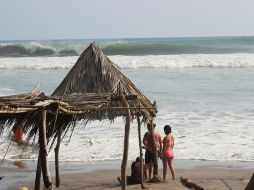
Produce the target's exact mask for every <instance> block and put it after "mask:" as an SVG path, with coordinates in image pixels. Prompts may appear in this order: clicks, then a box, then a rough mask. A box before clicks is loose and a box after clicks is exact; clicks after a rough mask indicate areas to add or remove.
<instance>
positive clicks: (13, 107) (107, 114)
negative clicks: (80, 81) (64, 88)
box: [0, 93, 154, 140]
mask: <svg viewBox="0 0 254 190" xmlns="http://www.w3.org/2000/svg"><path fill="white" fill-rule="evenodd" d="M126 99H127V100H129V101H133V100H136V99H137V96H135V95H132V96H126ZM119 101H120V98H119V97H118V96H116V95H115V94H112V93H74V94H65V95H63V96H46V95H44V94H43V93H27V94H19V95H12V96H3V97H0V135H1V134H2V133H3V131H4V129H6V130H8V131H11V130H12V129H13V128H15V127H22V129H23V131H24V133H25V134H27V136H28V140H30V139H32V138H33V137H34V135H36V134H37V133H38V128H39V126H40V125H41V115H40V110H41V109H45V110H47V138H48V140H49V139H50V138H52V137H54V138H55V137H56V135H57V131H58V129H59V128H60V129H61V131H62V132H63V133H65V132H66V131H67V130H68V129H69V127H70V126H74V125H75V124H76V123H77V122H78V121H79V120H85V121H90V120H103V119H110V120H113V119H115V118H116V117H118V116H124V115H125V111H124V109H123V107H122V106H120V107H110V105H113V104H115V105H118V103H117V102H119ZM138 101H139V100H137V102H138ZM131 109H132V110H135V112H138V111H139V112H141V110H142V109H154V108H153V107H150V108H149V107H146V108H142V107H132V108H131Z"/></svg>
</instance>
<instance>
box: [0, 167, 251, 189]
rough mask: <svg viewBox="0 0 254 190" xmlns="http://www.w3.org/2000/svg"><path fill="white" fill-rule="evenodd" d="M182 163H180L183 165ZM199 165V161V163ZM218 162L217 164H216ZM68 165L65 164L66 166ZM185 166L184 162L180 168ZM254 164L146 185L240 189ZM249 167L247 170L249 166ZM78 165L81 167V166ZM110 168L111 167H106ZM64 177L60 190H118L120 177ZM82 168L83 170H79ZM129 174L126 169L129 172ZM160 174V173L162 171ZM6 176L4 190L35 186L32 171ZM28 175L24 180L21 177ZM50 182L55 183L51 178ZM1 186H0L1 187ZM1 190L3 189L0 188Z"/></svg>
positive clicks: (186, 172)
mask: <svg viewBox="0 0 254 190" xmlns="http://www.w3.org/2000/svg"><path fill="white" fill-rule="evenodd" d="M182 163H183V162H182ZM199 163H202V162H199ZM218 163H219V162H218ZM65 164H68V163H65ZM184 164H186V163H183V165H184ZM252 164H253V163H249V164H247V165H245V166H241V165H239V166H235V165H234V164H233V165H230V164H229V165H227V164H224V163H219V164H218V165H214V164H210V165H209V164H203V163H202V164H200V166H199V165H198V164H196V165H195V166H191V167H187V168H186V169H185V168H182V167H179V166H178V167H176V176H177V178H176V180H175V181H173V180H171V179H170V176H167V178H168V179H167V182H166V183H161V184H150V183H146V184H145V185H146V186H147V187H148V188H149V189H162V190H164V189H165V190H166V189H170V190H184V189H187V188H185V187H184V186H183V185H182V184H181V183H180V180H179V178H180V176H183V177H185V178H191V179H192V182H194V183H196V184H198V185H200V186H202V187H204V189H206V190H241V189H244V188H245V187H246V185H247V183H248V181H249V179H250V177H251V176H252V173H253V171H254V169H253V166H252V167H251V165H252ZM248 165H250V167H249V166H248ZM80 166H81V165H80ZM109 167H110V166H109ZM63 168H64V169H63V170H64V171H62V172H63V173H64V174H62V175H61V188H60V189H63V190H67V189H74V190H83V189H86V190H95V189H113V190H114V189H121V187H120V185H119V184H118V182H117V180H116V177H117V176H119V175H120V169H113V170H112V169H103V170H99V168H98V169H96V171H80V170H78V171H73V170H71V169H66V168H65V167H63ZM81 168H82V167H81ZM128 171H129V170H128ZM159 173H160V174H162V171H161V169H160V170H159ZM51 174H52V175H54V171H52V170H51ZM2 175H6V177H5V178H4V179H3V180H1V181H0V185H1V184H4V183H6V182H7V181H8V178H9V179H11V178H12V179H14V178H13V176H16V177H15V181H14V183H10V181H9V182H8V183H9V184H8V187H5V189H7V190H16V189H18V188H19V187H23V186H26V187H28V188H29V189H33V187H34V181H33V180H34V177H35V171H34V170H29V169H18V168H12V167H0V176H2ZM25 175H28V177H27V178H22V177H24V176H25ZM52 179H53V182H54V178H52ZM41 184H43V181H41ZM1 187H2V186H1ZM0 189H1V190H2V188H0ZM128 189H133V190H134V189H141V188H140V185H131V186H128Z"/></svg>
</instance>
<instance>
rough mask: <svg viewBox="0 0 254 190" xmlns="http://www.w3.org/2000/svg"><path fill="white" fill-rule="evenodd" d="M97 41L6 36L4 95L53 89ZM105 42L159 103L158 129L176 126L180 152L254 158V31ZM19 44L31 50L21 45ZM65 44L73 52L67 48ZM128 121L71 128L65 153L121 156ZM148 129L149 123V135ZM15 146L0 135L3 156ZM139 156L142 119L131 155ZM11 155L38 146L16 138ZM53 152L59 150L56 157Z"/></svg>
mask: <svg viewBox="0 0 254 190" xmlns="http://www.w3.org/2000/svg"><path fill="white" fill-rule="evenodd" d="M90 42H92V40H71V41H70V40H62V41H59V40H58V41H22V42H0V55H1V57H0V73H1V75H0V95H1V96H3V95H10V94H17V93H26V92H30V91H32V90H33V87H34V86H36V84H38V83H40V84H41V86H40V88H39V90H40V91H43V92H45V93H46V94H48V95H50V94H51V93H52V92H53V91H54V89H55V88H56V87H57V85H58V84H59V83H60V82H61V81H62V80H63V78H64V76H65V75H66V74H67V73H68V71H69V69H70V68H71V67H72V66H73V64H74V63H75V61H76V60H77V58H78V56H77V55H78V54H80V53H81V52H82V49H83V50H84V49H85V48H86V47H87V45H88V44H89V43H90ZM97 42H98V44H99V45H100V47H101V48H102V49H103V51H105V52H107V54H108V55H109V58H110V59H111V60H113V61H114V62H115V63H116V64H117V65H118V66H119V67H120V68H122V71H123V73H124V74H125V75H126V76H127V77H129V78H130V79H131V80H132V81H133V83H134V84H135V85H136V86H137V87H138V88H139V89H140V90H141V91H142V92H143V93H144V94H145V95H146V96H147V97H148V98H149V99H150V100H151V101H156V102H157V105H158V111H159V112H158V115H157V117H156V119H155V122H156V124H157V130H158V131H159V132H160V133H161V136H162V137H163V136H164V133H163V127H164V125H166V124H169V125H171V126H172V131H173V134H174V136H175V141H176V142H175V149H174V151H175V157H176V159H200V160H241V161H254V151H253V150H254V135H253V134H254V127H253V126H254V83H253V81H254V38H253V37H226V38H223V37H220V38H166V39H115V40H97ZM17 46H19V48H20V47H22V48H23V50H24V51H23V50H22V51H21V50H20V49H19V51H17V49H15V48H16V47H17ZM7 47H15V48H12V49H11V50H10V48H9V49H8V48H7ZM6 49H7V50H8V51H7V50H6ZM13 49H14V50H13ZM36 49H37V50H36ZM38 49H39V50H38ZM48 49H52V51H49V50H48ZM66 49H67V50H68V51H65V50H66ZM1 50H2V53H1ZM46 50H47V51H46ZM63 51H64V52H65V53H66V52H67V53H69V54H71V55H68V56H67V55H63V53H62V52H63ZM3 52H4V53H3ZM24 52H25V53H24ZM36 52H37V53H38V52H44V54H43V53H41V54H40V55H39V53H38V55H37V54H36ZM45 52H51V54H50V53H45ZM124 124H125V121H124V118H118V119H116V120H115V121H114V123H111V122H109V121H107V120H105V121H102V122H98V121H95V122H90V123H88V124H87V125H86V126H82V124H80V125H78V126H77V127H76V129H75V130H74V133H73V135H72V138H71V139H69V137H70V136H71V134H70V133H69V134H67V136H66V138H65V139H64V141H63V143H62V144H61V148H60V160H63V161H103V160H119V159H121V158H122V154H123V137H124ZM145 132H146V127H145V126H144V125H143V126H142V135H143V134H144V133H145ZM8 145H9V138H8V137H7V136H6V133H5V135H4V136H2V137H1V140H0V157H2V155H4V154H5V151H6V149H7V147H8ZM138 155H139V149H138V136H137V123H136V122H135V121H134V122H133V123H132V124H131V132H130V148H129V159H130V160H132V159H135V157H136V156H138ZM6 157H7V158H9V159H17V158H19V159H20V158H23V159H29V158H32V159H34V158H36V152H32V151H31V150H29V149H28V150H25V151H23V150H22V149H21V148H20V147H16V146H14V144H13V143H11V146H10V149H9V151H8V153H7V156H6ZM53 158H54V154H53V151H51V152H50V153H49V159H51V160H53Z"/></svg>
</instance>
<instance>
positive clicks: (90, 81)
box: [53, 43, 156, 122]
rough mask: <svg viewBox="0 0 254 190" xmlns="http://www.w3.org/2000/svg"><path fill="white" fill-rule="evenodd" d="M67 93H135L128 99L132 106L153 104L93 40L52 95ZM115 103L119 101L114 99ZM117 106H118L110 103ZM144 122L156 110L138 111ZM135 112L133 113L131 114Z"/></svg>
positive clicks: (152, 115)
mask: <svg viewBox="0 0 254 190" xmlns="http://www.w3.org/2000/svg"><path fill="white" fill-rule="evenodd" d="M71 93H113V94H118V95H120V94H124V95H136V96H137V100H138V101H137V100H133V101H129V102H128V103H129V104H130V106H132V107H150V108H151V107H155V105H153V104H152V103H151V102H150V100H149V99H148V98H146V97H145V95H144V94H143V93H142V92H141V91H140V90H139V89H138V88H137V87H136V86H135V85H134V84H133V83H132V82H131V81H130V80H129V79H128V78H127V77H126V76H125V75H124V74H123V73H122V72H121V70H120V68H119V67H118V66H117V65H115V64H114V63H113V62H112V61H111V60H110V59H109V58H108V57H107V56H106V55H104V54H103V52H102V51H101V49H100V48H99V47H98V46H96V45H95V44H94V43H92V44H90V46H89V47H88V48H87V49H86V50H85V51H84V52H83V53H82V54H81V55H80V57H79V59H78V60H77V62H76V63H75V65H74V66H73V68H72V69H71V70H70V72H69V73H68V74H67V75H66V77H65V78H64V80H63V81H62V82H61V84H60V85H59V86H58V87H57V88H56V90H55V91H54V92H53V95H58V96H62V95H64V94H71ZM118 104H119V102H118ZM120 104H121V103H120ZM110 106H112V107H117V106H121V105H110ZM140 114H141V115H142V116H143V119H144V121H145V122H149V121H150V120H152V118H153V117H155V114H156V109H153V110H151V109H150V110H147V109H146V110H141V113H140ZM133 115H135V114H133Z"/></svg>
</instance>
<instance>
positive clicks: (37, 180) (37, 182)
mask: <svg viewBox="0 0 254 190" xmlns="http://www.w3.org/2000/svg"><path fill="white" fill-rule="evenodd" d="M40 186H41V158H40V153H38V160H37V169H36V177H35V184H34V190H40Z"/></svg>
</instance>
